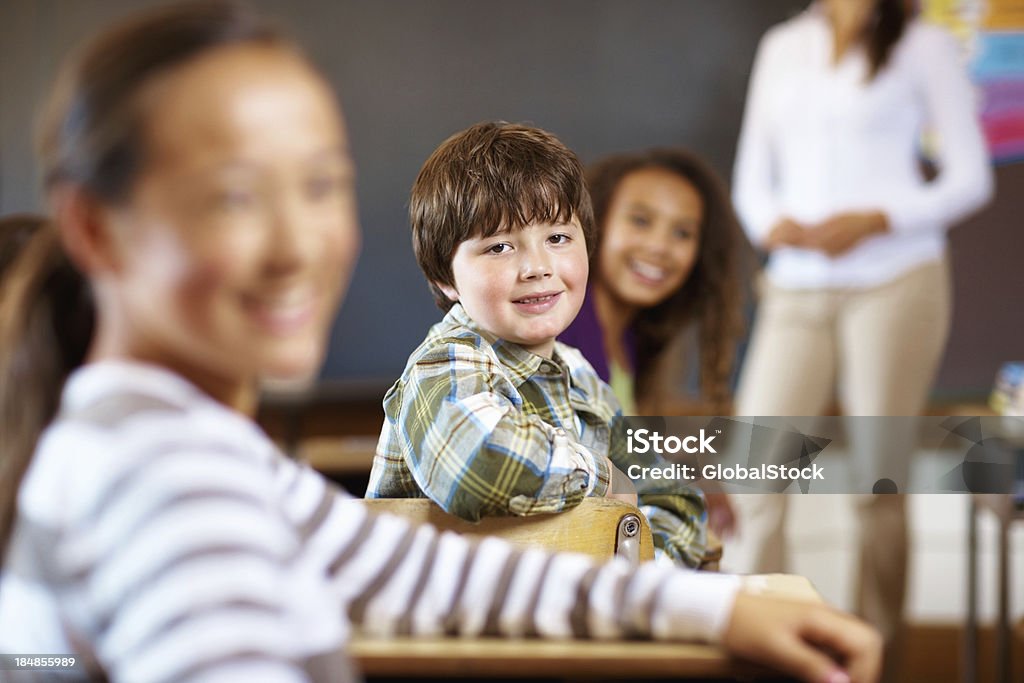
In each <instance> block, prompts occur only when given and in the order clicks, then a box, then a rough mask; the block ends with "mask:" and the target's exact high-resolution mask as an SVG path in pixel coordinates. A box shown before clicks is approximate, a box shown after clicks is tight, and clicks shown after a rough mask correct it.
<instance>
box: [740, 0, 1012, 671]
mask: <svg viewBox="0 0 1024 683" xmlns="http://www.w3.org/2000/svg"><path fill="white" fill-rule="evenodd" d="M973 102H974V99H973V93H972V90H971V86H970V83H969V81H968V79H967V76H966V73H965V70H964V68H963V66H962V65H961V63H960V60H959V58H958V52H957V47H956V44H955V42H954V41H953V39H952V38H951V37H950V36H948V35H947V34H946V33H945V32H943V31H942V30H940V29H939V28H937V27H933V26H928V25H925V24H923V23H921V22H919V21H916V20H914V19H912V17H911V16H910V13H909V12H908V10H907V4H906V3H905V2H904V0H820V1H818V2H814V3H812V4H811V6H810V7H809V8H808V9H807V11H805V12H804V13H802V14H801V15H799V16H797V17H795V18H794V19H792V20H790V21H787V22H785V23H783V24H781V25H779V26H776V27H774V28H772V29H771V30H770V31H769V32H768V33H767V34H766V35H765V37H764V38H763V39H762V41H761V45H760V47H759V49H758V52H757V57H756V59H755V63H754V68H753V74H752V77H751V81H750V87H749V92H748V96H747V105H746V112H745V115H744V121H743V128H742V132H741V135H740V141H739V148H738V153H737V160H736V166H735V178H734V200H735V203H736V207H737V209H738V211H739V213H740V217H741V219H742V221H743V224H744V228H745V230H746V232H747V234H748V236H749V237H750V239H751V241H752V242H753V243H754V244H755V245H756V246H758V247H760V248H762V249H764V250H765V251H767V252H768V253H769V254H770V257H769V260H768V265H767V269H766V273H765V281H764V283H763V291H762V293H761V304H760V308H759V311H758V315H757V319H756V322H755V327H754V332H753V337H752V342H751V347H750V351H749V353H748V356H747V359H746V362H745V364H744V367H743V371H742V375H741V379H740V386H739V391H738V395H737V412H738V414H741V415H751V416H756V415H817V414H820V413H822V412H823V411H824V410H826V408H827V407H828V406H829V404H830V401H831V398H832V394H833V391H834V389H835V388H836V387H837V386H838V394H839V400H840V404H841V406H842V410H843V412H844V413H845V414H848V415H917V414H918V413H919V412H920V411H921V410H922V408H924V405H925V401H926V399H927V396H928V392H929V389H930V388H931V385H932V382H933V380H934V377H935V373H936V370H937V368H938V364H939V360H940V358H941V356H942V351H943V348H944V347H945V344H946V339H947V336H948V332H949V322H950V308H951V298H950V281H949V270H948V263H947V257H946V237H945V233H946V231H947V230H948V229H949V228H950V227H951V226H953V225H954V224H955V223H957V222H958V221H960V220H962V219H963V218H964V217H966V216H967V215H968V214H970V213H972V212H973V211H975V210H977V209H978V208H980V207H981V206H983V205H984V204H985V203H986V202H987V201H988V199H989V197H990V196H991V194H992V176H991V171H990V168H989V165H988V157H987V154H986V149H985V143H984V139H983V137H982V133H981V130H980V128H979V125H978V122H977V119H976V116H975V111H974V106H973ZM926 129H927V130H930V131H932V132H934V134H935V141H936V142H937V143H938V147H937V149H936V150H935V151H936V157H935V160H936V162H937V168H938V174H937V176H936V177H935V178H934V179H933V180H932V181H931V182H928V181H927V180H926V179H925V178H924V177H923V175H922V173H921V170H920V163H919V154H918V153H919V143H920V142H921V140H922V133H923V132H924V131H925V130H926ZM794 361H796V362H798V363H799V366H798V367H796V368H794ZM735 498H736V501H735V505H736V507H737V508H738V509H739V511H740V529H741V534H742V535H743V537H744V539H743V543H744V544H746V546H747V547H746V548H745V550H746V551H748V552H747V554H749V555H750V558H749V562H748V563H747V564H746V566H742V567H739V566H737V567H735V568H738V569H744V570H752V571H776V570H779V569H781V568H782V563H783V558H784V547H783V544H782V538H781V536H782V522H783V517H784V513H785V498H784V497H783V496H772V497H769V496H736V497H735ZM904 502H905V501H904V498H903V496H877V497H872V498H867V499H864V500H861V501H860V505H859V514H860V518H861V530H862V534H861V553H860V557H861V560H860V573H861V591H860V595H859V599H858V602H859V608H860V610H861V612H862V613H863V614H864V615H865V616H867V617H868V618H869V619H870V620H871V621H874V622H875V624H876V625H878V626H879V627H881V629H882V631H883V635H885V636H886V637H887V638H888V639H889V641H890V643H892V642H893V640H894V639H895V637H896V634H897V632H898V626H899V621H900V614H901V611H902V604H903V597H904V583H905V581H904V579H905V574H906V561H907V560H906V548H907V541H906V533H907V532H906V522H905V518H904ZM890 673H891V670H890Z"/></svg>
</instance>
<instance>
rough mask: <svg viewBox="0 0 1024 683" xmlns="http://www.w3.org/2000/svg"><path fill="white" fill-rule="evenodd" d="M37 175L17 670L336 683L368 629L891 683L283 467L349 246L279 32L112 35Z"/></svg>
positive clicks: (333, 173)
mask: <svg viewBox="0 0 1024 683" xmlns="http://www.w3.org/2000/svg"><path fill="white" fill-rule="evenodd" d="M41 160H42V164H43V168H44V172H45V182H46V189H47V191H48V196H49V199H50V202H51V208H52V210H53V214H54V221H55V224H56V230H53V229H51V228H48V227H44V228H42V229H39V230H38V231H37V233H36V235H35V236H34V237H33V238H32V239H31V240H30V241H29V242H28V243H27V244H26V245H25V246H24V247H23V248H22V249H21V250H20V254H19V255H18V257H17V258H16V260H15V261H14V263H13V264H12V265H10V267H9V269H8V272H7V273H6V274H5V275H4V278H5V279H4V289H3V291H2V297H0V323H2V324H0V334H2V338H0V349H2V350H3V351H2V355H0V379H2V381H0V391H2V395H0V419H2V423H0V433H2V434H3V435H4V439H3V443H2V445H0V448H2V462H3V467H4V476H3V477H2V478H0V481H2V483H3V486H4V489H3V491H2V494H0V534H2V535H0V547H2V548H3V550H4V551H5V552H4V557H3V575H2V584H0V652H9V653H14V652H25V653H28V652H31V653H40V654H48V655H50V654H58V653H60V654H72V655H74V658H75V660H76V662H77V666H78V667H79V668H78V670H77V672H76V675H77V676H78V677H85V678H89V679H91V680H111V681H132V682H133V683H148V682H151V681H152V682H157V681H171V680H174V681H185V680H202V681H207V682H209V681H238V680H246V679H251V680H258V681H261V682H264V681H308V680H317V681H336V680H346V679H348V678H351V676H352V672H351V671H350V669H349V666H348V662H347V659H346V658H345V656H344V651H343V648H344V643H345V642H346V639H347V634H348V631H349V625H350V624H356V625H358V626H360V627H361V628H362V629H363V630H365V631H368V632H370V633H373V634H377V635H387V634H396V633H417V634H430V635H443V634H450V635H468V636H472V635H477V634H503V635H524V634H533V635H541V636H547V637H570V636H588V635H593V636H598V637H606V638H608V637H622V636H625V635H636V636H644V637H655V638H661V639H709V640H721V641H722V642H723V643H724V644H725V645H726V647H728V648H729V649H730V651H732V652H734V653H736V654H737V655H740V656H747V657H750V658H753V659H756V660H758V661H762V662H766V663H769V664H772V665H774V666H776V667H777V668H780V669H782V670H785V671H789V672H792V673H794V674H797V675H799V676H801V677H803V678H804V679H805V680H807V681H825V680H829V681H834V682H835V681H846V680H854V681H858V682H865V683H866V682H869V681H873V680H874V677H875V669H876V667H877V658H878V649H877V641H876V638H875V636H874V635H873V634H872V632H871V631H870V629H868V628H866V627H865V626H863V625H862V624H860V623H859V622H857V621H855V620H853V619H851V618H849V617H847V616H845V615H842V614H840V613H838V612H835V611H833V610H830V609H828V608H826V607H823V606H819V605H812V606H808V605H804V604H800V603H790V602H785V601H778V600H772V599H769V598H764V597H758V596H754V595H750V594H747V593H745V592H742V591H738V582H737V580H736V579H735V578H734V577H724V576H700V575H695V574H692V573H689V572H683V571H680V570H677V569H675V568H672V567H663V566H659V565H656V564H653V563H651V564H649V565H646V566H643V567H640V568H637V569H631V568H629V567H627V566H625V565H624V564H623V563H618V562H616V563H610V564H607V565H604V566H595V565H593V564H591V563H590V562H589V561H588V560H586V559H585V558H583V557H580V556H573V555H554V556H551V555H547V554H545V553H543V552H540V551H532V550H527V551H519V550H515V549H513V548H511V547H510V546H508V545H507V544H506V543H504V542H502V541H499V540H495V539H486V540H483V541H481V542H480V543H479V544H477V545H473V544H470V543H469V542H467V541H466V540H464V539H463V538H461V537H458V536H455V535H451V534H446V535H439V534H438V533H437V532H436V531H435V530H434V529H432V528H430V527H413V526H410V525H409V524H408V523H407V522H404V521H402V520H399V519H395V518H390V517H386V516H381V517H374V516H371V515H369V514H368V513H367V512H366V510H365V508H364V507H363V505H362V504H361V503H360V502H359V501H356V500H353V499H351V498H349V497H348V496H346V495H344V494H343V493H342V492H340V491H338V490H337V489H334V488H333V487H331V486H330V485H329V484H328V483H326V482H325V481H324V480H323V478H321V477H320V476H319V475H318V474H316V473H314V472H313V471H311V470H309V469H307V468H304V467H303V466H301V465H298V464H297V463H295V462H293V461H290V460H288V459H287V458H285V457H284V456H283V455H282V454H281V453H280V451H278V450H277V448H276V447H275V446H274V445H273V444H272V443H271V441H270V440H269V439H268V438H267V437H266V436H265V435H264V434H263V433H262V432H261V431H260V430H259V429H258V428H257V427H256V425H255V424H254V423H253V421H252V419H251V414H252V411H253V408H254V405H255V402H256V396H257V387H258V384H259V381H260V379H261V378H263V377H267V376H276V377H286V378H294V377H302V376H307V375H309V374H311V373H313V372H315V371H316V369H317V367H318V366H319V363H320V361H321V358H322V356H323V354H324V350H325V346H326V340H327V335H328V330H329V327H330V323H331V320H332V319H333V315H334V312H335V307H336V304H337V302H338V300H339V298H340V296H341V294H342V292H343V290H344V288H345V283H346V282H347V280H348V277H349V274H350V272H351V269H352V263H353V260H354V258H355V254H356V251H357V245H358V240H359V238H358V227H357V223H356V211H355V193H354V188H353V174H352V163H351V160H350V157H349V153H348V144H347V138H346V134H345V130H344V127H343V125H342V123H341V119H340V112H339V111H338V108H337V105H336V103H335V101H334V98H333V95H332V93H331V90H330V88H329V87H328V85H327V83H326V82H325V81H324V80H323V78H322V77H321V76H320V74H319V73H318V72H317V71H316V70H315V69H314V68H312V67H311V65H310V64H309V62H308V61H307V59H306V58H305V57H304V56H303V55H302V54H301V52H299V51H298V50H297V49H296V47H295V46H294V45H292V44H291V43H289V42H287V41H286V40H284V39H283V38H282V37H281V36H280V35H279V34H277V33H276V32H275V31H273V30H272V29H271V28H269V27H268V26H267V24H266V23H265V22H263V21H261V20H259V19H258V18H255V17H253V16H252V15H250V14H248V13H246V12H244V11H242V10H239V9H238V8H237V6H236V5H234V4H225V3H219V2H207V3H198V4H196V3H178V4H174V5H171V6H168V7H166V8H162V9H158V10H155V11H151V12H148V13H146V14H143V15H140V16H138V17H136V18H133V19H131V20H129V21H127V22H124V23H121V24H118V25H116V26H114V27H112V28H110V29H109V30H107V31H105V32H103V33H102V34H101V35H100V36H99V37H97V38H96V39H95V40H93V41H92V42H90V43H89V44H88V45H87V46H86V48H85V50H84V51H83V52H81V53H80V54H79V56H78V57H77V58H75V59H73V60H71V61H69V62H68V63H67V64H66V66H65V67H64V69H63V71H62V75H61V77H60V80H59V83H58V86H57V88H56V90H55V91H54V94H53V96H52V98H51V101H50V103H49V107H48V110H47V117H46V119H45V120H44V122H43V127H42V137H41ZM65 254H66V256H65ZM72 263H73V264H74V267H72V265H71V264H72ZM656 597H660V598H661V599H657V600H656V599H655V598H656ZM767 624H770V627H766V625H767ZM825 650H827V651H829V652H833V653H836V657H837V658H836V659H832V658H831V657H830V656H828V655H826V654H825ZM21 674H24V678H25V679H28V680H32V679H31V678H30V677H32V676H33V675H35V674H38V675H39V676H40V677H47V676H50V675H51V674H52V672H46V671H41V672H18V673H17V674H15V675H21Z"/></svg>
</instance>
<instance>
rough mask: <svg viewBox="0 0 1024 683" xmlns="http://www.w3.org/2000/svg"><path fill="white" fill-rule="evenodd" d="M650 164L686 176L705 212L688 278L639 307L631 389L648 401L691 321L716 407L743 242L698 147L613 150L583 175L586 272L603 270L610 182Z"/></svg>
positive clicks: (723, 387)
mask: <svg viewBox="0 0 1024 683" xmlns="http://www.w3.org/2000/svg"><path fill="white" fill-rule="evenodd" d="M650 168H657V169H664V170H666V171H668V172H670V173H673V174H675V175H678V176H679V177H681V178H683V179H685V180H686V181H688V182H689V183H690V184H692V185H693V187H694V188H695V189H696V190H697V192H698V194H700V197H701V200H702V201H703V203H704V219H703V223H702V224H701V230H700V246H699V248H698V252H697V258H696V261H695V263H694V265H693V270H692V271H691V273H690V276H689V277H688V278H687V279H686V282H685V283H683V285H682V286H681V287H680V288H679V289H678V290H676V291H675V292H674V293H673V294H672V295H670V296H669V297H668V298H667V299H665V301H662V302H661V303H659V304H657V305H656V306H652V307H651V308H645V309H642V310H641V311H640V312H639V313H638V314H637V316H636V319H635V320H634V321H633V325H632V329H633V332H634V334H635V335H636V337H635V341H636V358H637V361H636V362H637V367H636V368H635V370H636V395H637V397H638V398H639V399H640V400H641V402H646V401H647V400H649V398H648V397H650V396H652V395H653V394H654V393H655V392H656V390H657V389H658V386H657V379H658V377H659V376H661V375H663V374H664V373H663V372H662V370H663V369H664V368H665V365H664V364H665V362H666V353H665V351H666V350H667V349H668V346H669V344H670V343H671V342H672V341H674V340H676V339H677V338H678V337H679V335H680V334H682V332H683V330H684V329H685V328H686V327H687V326H688V325H689V324H690V323H696V326H697V339H698V343H699V345H700V348H699V354H700V369H699V382H700V392H701V397H702V399H703V400H704V402H705V403H706V404H707V407H708V408H709V409H711V410H712V411H714V412H718V411H720V410H722V409H724V408H725V407H726V406H727V404H728V401H729V378H730V375H731V374H732V368H733V362H734V360H735V346H736V342H737V341H738V339H739V337H740V335H741V334H742V332H743V320H742V295H741V291H742V289H741V286H740V273H739V269H740V261H741V255H742V251H741V250H742V248H743V242H742V240H741V239H740V234H741V233H740V227H739V221H738V219H737V218H736V213H735V211H734V210H733V207H732V203H731V202H730V201H729V195H728V194H727V193H726V191H725V188H724V186H723V185H722V183H721V181H719V179H718V176H717V175H715V173H714V172H713V171H712V170H711V169H710V168H709V167H708V166H707V165H706V164H705V163H704V162H703V161H702V160H701V159H699V158H698V157H697V156H696V155H694V154H692V153H690V152H688V151H685V150H682V149H652V150H649V151H646V152H639V153H630V154H619V155H615V156H611V157H606V158H605V159H603V160H601V161H600V162H598V163H597V164H595V165H594V166H593V167H591V169H590V170H589V172H588V174H587V182H588V185H589V187H590V196H591V198H592V200H593V202H594V222H595V225H596V227H597V231H596V232H597V243H596V245H595V249H594V251H593V254H594V256H593V257H592V258H591V268H590V273H591V278H592V279H594V280H599V279H600V277H601V274H600V269H599V268H598V264H599V254H600V251H601V244H602V242H603V238H604V229H605V222H606V221H607V219H608V209H609V207H610V206H611V202H612V199H613V197H614V195H615V191H616V189H617V188H618V186H619V184H620V183H621V182H622V180H623V178H625V177H626V176H627V175H629V174H630V173H633V172H635V171H640V170H644V169H650Z"/></svg>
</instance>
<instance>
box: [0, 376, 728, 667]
mask: <svg viewBox="0 0 1024 683" xmlns="http://www.w3.org/2000/svg"><path fill="white" fill-rule="evenodd" d="M18 504H19V508H18V520H17V523H16V526H15V532H14V536H13V538H12V541H11V545H10V548H9V550H8V557H7V561H6V564H5V566H4V571H3V574H2V579H0V652H4V653H26V654H27V653H31V654H58V653H61V654H63V653H69V654H71V653H73V654H75V655H76V656H77V657H78V659H79V660H80V661H84V662H87V663H88V666H87V668H86V669H85V670H84V671H83V670H79V672H78V673H79V677H80V676H81V675H82V674H83V673H84V674H87V677H89V678H92V679H102V678H103V677H104V676H105V677H108V678H109V679H111V680H115V681H131V682H133V683H164V682H170V681H221V680H225V681H226V680H232V681H234V680H241V679H243V678H244V677H249V678H250V679H252V680H260V681H267V682H273V681H307V680H316V681H321V680H323V681H334V680H348V679H350V678H352V676H353V673H352V671H351V669H350V668H349V664H348V661H347V659H346V658H345V656H344V644H345V642H346V639H347V638H348V636H349V633H350V631H351V629H353V628H355V629H358V630H360V631H361V632H365V633H368V634H373V635H380V636H386V635H389V634H422V635H441V634H450V635H461V636H473V635H479V634H494V635H509V636H519V635H533V636H540V637H551V638H567V637H595V638H616V637H622V636H626V635H639V636H645V637H655V638H661V639H688V640H692V639H702V640H714V639H715V638H716V637H717V636H718V635H719V634H720V633H721V631H722V629H723V628H724V624H725V622H726V620H727V618H728V614H729V610H730V605H731V602H732V600H733V598H734V595H735V592H736V590H737V586H738V583H737V581H736V580H735V579H733V578H730V577H724V576H714V575H700V574H696V573H693V572H689V571H686V570H681V569H676V568H674V567H671V566H664V565H661V564H657V563H649V564H647V565H644V566H642V567H640V568H639V569H633V568H630V567H629V566H628V565H627V564H626V563H624V562H621V561H615V562H611V563H608V564H606V565H594V564H593V563H592V562H591V561H590V560H588V559H587V558H584V557H582V556H577V555H568V554H562V555H551V554H547V553H545V552H542V551H539V550H537V551H534V550H526V551H522V550H517V549H514V548H512V547H511V546H509V545H508V544H506V543H504V542H502V541H500V540H497V539H486V540H483V541H481V542H479V543H471V542H469V541H467V540H465V539H463V538H461V537H459V536H456V535H454V534H448V533H445V534H439V533H438V532H437V531H436V530H434V529H433V528H431V527H425V526H412V525H410V524H409V523H407V522H406V521H404V520H401V519H398V518H394V517H389V516H374V515H370V514H368V513H367V511H366V509H365V508H364V507H363V505H362V504H361V503H360V502H359V501H358V500H355V499H352V498H350V497H349V496H347V495H346V494H344V493H343V492H342V491H340V490H338V489H336V488H334V487H333V486H332V485H331V484H329V483H328V482H326V481H325V480H324V479H323V478H322V477H320V476H319V475H318V474H316V473H315V472H313V471H312V470H310V469H308V468H306V467H304V466H302V465H299V464H297V463H295V462H293V461H290V460H288V459H286V458H285V457H284V456H283V455H282V454H281V453H280V452H279V451H278V450H277V449H276V448H275V446H274V445H273V444H272V443H271V442H270V440H269V439H267V437H266V436H265V435H264V434H263V433H262V432H261V431H260V430H259V429H258V428H257V427H256V426H255V425H254V424H253V423H252V422H251V421H250V420H249V419H247V418H245V417H244V416H242V415H239V414H238V413H235V412H233V411H231V410H229V409H228V408H226V407H224V406H222V405H221V404H219V403H216V402H215V401H213V400H211V399H210V398H208V397H206V396H205V395H204V394H202V393H201V392H200V391H199V390H198V389H196V388H195V387H193V386H192V385H191V384H189V383H188V382H186V381H185V380H183V379H182V378H180V377H178V376H177V375H174V374H171V373H169V372H167V371H165V370H163V369H160V368H157V367H153V366H146V365H141V364H133V363H125V362H109V361H108V362H102V363H96V364H92V365H88V366H86V367H84V368H82V369H80V370H78V371H77V372H76V373H75V374H73V375H72V377H71V378H70V379H69V381H68V383H67V385H66V387H65V390H64V395H63V397H62V404H61V411H60V414H59V416H58V419H57V420H56V421H55V422H54V423H53V424H52V425H51V426H50V428H49V429H48V430H47V431H46V433H45V434H44V436H43V439H42V440H41V442H40V445H39V448H38V450H37V452H36V455H35V457H34V460H33V462H32V465H31V467H30V469H29V472H28V473H27V475H26V478H25V480H24V482H23V483H22V487H21V490H20V494H19V501H18ZM10 673H12V672H9V671H8V672H3V674H4V675H5V680H6V679H7V676H6V674H10ZM18 676H21V677H22V678H18V677H15V678H14V679H13V680H34V679H33V678H30V676H31V674H29V673H27V672H20V673H19V674H18Z"/></svg>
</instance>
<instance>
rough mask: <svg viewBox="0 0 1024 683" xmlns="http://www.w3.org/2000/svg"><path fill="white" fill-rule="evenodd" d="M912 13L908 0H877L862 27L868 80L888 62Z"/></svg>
mask: <svg viewBox="0 0 1024 683" xmlns="http://www.w3.org/2000/svg"><path fill="white" fill-rule="evenodd" d="M912 13H913V9H912V7H911V3H910V2H908V0H878V2H877V4H876V5H875V13H874V16H873V17H872V19H870V20H869V21H868V24H867V26H865V27H864V38H863V40H864V45H865V47H866V49H867V52H868V64H869V65H870V68H869V72H868V80H871V79H873V78H874V77H875V76H877V75H878V72H879V71H881V70H882V69H883V68H884V67H885V65H886V64H887V63H888V62H889V57H890V56H892V51H893V48H895V47H896V43H898V42H899V41H900V38H901V37H903V31H904V29H906V27H907V21H908V20H909V19H910V16H911V15H912Z"/></svg>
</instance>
